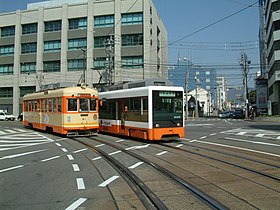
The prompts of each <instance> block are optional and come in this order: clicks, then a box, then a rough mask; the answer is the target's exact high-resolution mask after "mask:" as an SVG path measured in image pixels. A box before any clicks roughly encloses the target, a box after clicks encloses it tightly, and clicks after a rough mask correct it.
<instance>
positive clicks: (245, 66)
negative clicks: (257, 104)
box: [240, 51, 251, 119]
mask: <svg viewBox="0 0 280 210" xmlns="http://www.w3.org/2000/svg"><path fill="white" fill-rule="evenodd" d="M250 64H251V61H250V60H248V58H247V54H246V53H244V52H243V51H242V52H241V61H240V65H241V68H242V73H243V81H244V101H245V118H246V119H248V117H249V107H248V106H249V100H248V72H249V65H250Z"/></svg>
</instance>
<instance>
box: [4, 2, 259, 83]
mask: <svg viewBox="0 0 280 210" xmlns="http://www.w3.org/2000/svg"><path fill="white" fill-rule="evenodd" d="M39 1H41V0H0V13H3V12H12V11H15V10H17V9H26V5H27V3H32V2H39ZM153 2H154V4H155V6H156V9H157V12H158V14H159V16H160V18H161V20H162V21H163V23H164V25H165V27H166V29H167V32H168V43H167V44H166V46H167V47H168V65H170V66H172V65H175V64H177V60H178V57H180V58H181V59H183V58H184V57H186V58H188V59H191V61H192V63H193V65H195V66H206V67H213V68H216V69H217V73H218V75H219V76H225V77H226V79H227V81H228V84H229V85H232V86H242V72H241V67H240V64H239V63H240V56H241V51H243V52H245V53H246V54H247V56H248V59H250V60H251V67H250V71H249V77H248V79H249V86H253V82H254V76H255V72H256V71H257V70H259V66H260V61H259V48H258V34H259V8H258V3H257V2H258V1H256V0H153Z"/></svg>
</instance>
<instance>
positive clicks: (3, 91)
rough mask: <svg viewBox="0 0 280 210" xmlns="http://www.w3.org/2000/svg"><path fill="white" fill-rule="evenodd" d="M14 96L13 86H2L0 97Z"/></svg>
mask: <svg viewBox="0 0 280 210" xmlns="http://www.w3.org/2000/svg"><path fill="white" fill-rule="evenodd" d="M12 97H13V87H4V88H0V98H12Z"/></svg>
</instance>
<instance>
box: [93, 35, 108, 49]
mask: <svg viewBox="0 0 280 210" xmlns="http://www.w3.org/2000/svg"><path fill="white" fill-rule="evenodd" d="M109 39H110V37H109V36H100V37H94V48H105V47H106V43H108V40H109Z"/></svg>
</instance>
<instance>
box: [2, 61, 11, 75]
mask: <svg viewBox="0 0 280 210" xmlns="http://www.w3.org/2000/svg"><path fill="white" fill-rule="evenodd" d="M13 73H14V65H13V64H4V65H0V75H7V74H13Z"/></svg>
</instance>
